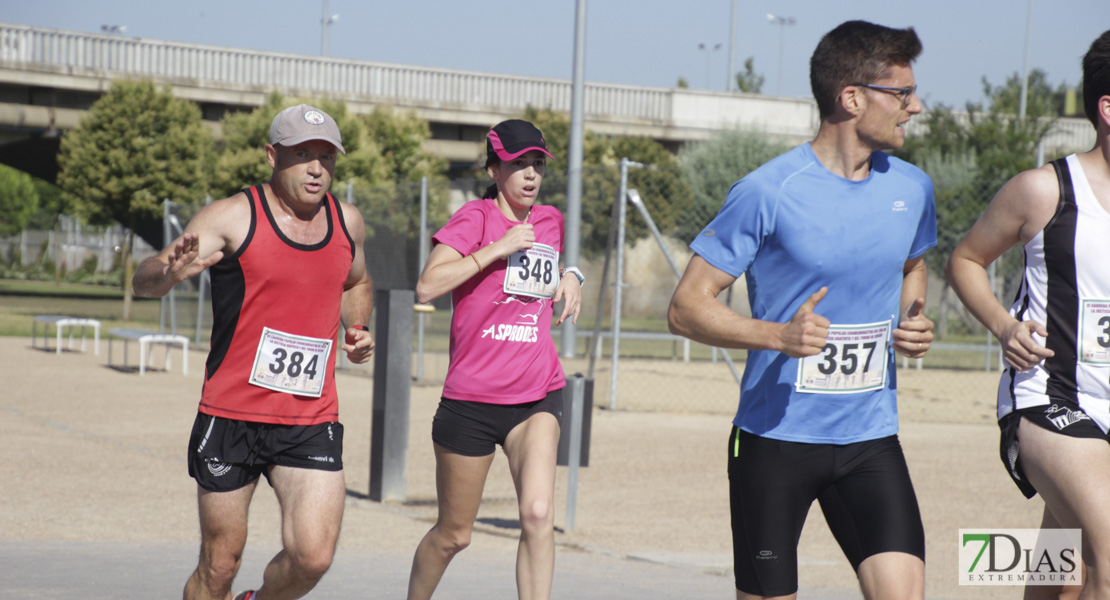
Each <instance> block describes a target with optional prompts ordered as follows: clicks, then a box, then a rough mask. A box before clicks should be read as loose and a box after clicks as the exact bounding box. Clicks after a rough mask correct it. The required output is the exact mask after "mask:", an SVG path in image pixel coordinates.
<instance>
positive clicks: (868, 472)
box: [728, 426, 925, 596]
mask: <svg viewBox="0 0 1110 600" xmlns="http://www.w3.org/2000/svg"><path fill="white" fill-rule="evenodd" d="M728 479H729V488H730V494H729V500H730V505H731V508H732V548H733V567H734V569H735V573H736V589H738V590H740V591H742V592H745V593H748V594H756V595H763V596H787V595H790V594H793V593H795V592H797V591H798V540H799V539H800V538H801V535H802V525H803V524H804V523H805V520H806V515H808V514H809V509H810V506H812V504H813V501H814V500H817V501H818V502H819V503H820V504H821V510H822V511H823V512H824V513H825V520H826V521H827V522H828V524H829V529H830V530H831V531H832V533H833V536H834V537H836V541H837V543H839V544H840V548H841V549H842V550H843V551H844V555H845V556H846V557H847V558H848V561H849V562H850V563H851V564H852V568H853V569H856V570H858V569H859V566H860V563H862V562H863V561H864V559H866V558H868V557H870V556H873V555H875V554H879V553H880V552H904V553H907V554H912V555H914V556H917V557H919V558H921V559H922V560H925V528H924V526H923V525H922V523H921V512H920V510H919V509H918V505H917V497H916V496H915V495H914V491H913V483H912V482H911V481H910V473H909V469H907V467H906V459H905V457H904V456H903V454H902V446H901V444H900V443H899V442H898V436H896V435H893V436H890V437H886V438H881V439H877V440H868V441H864V442H857V443H854V444H844V445H837V444H804V443H797V442H785V441H781V440H774V439H770V438H764V437H760V436H757V435H754V434H751V433H748V432H746V431H743V430H741V429H740V428H738V427H736V426H733V428H732V435H731V436H729V444H728Z"/></svg>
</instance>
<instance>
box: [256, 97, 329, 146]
mask: <svg viewBox="0 0 1110 600" xmlns="http://www.w3.org/2000/svg"><path fill="white" fill-rule="evenodd" d="M342 139H343V136H342V135H340V134H339V126H338V125H336V124H335V119H333V118H331V116H330V115H328V113H326V112H324V111H322V110H320V109H318V108H316V107H313V106H309V105H307V104H298V105H296V106H290V107H289V108H287V109H285V110H283V111H281V112H279V113H278V115H277V116H276V117H274V122H273V123H272V124H271V125H270V143H271V144H281V145H282V146H296V145H297V144H301V143H304V142H307V141H309V140H323V141H325V142H328V143H330V144H331V145H333V146H335V147H336V148H337V149H338V150H339V151H340V152H342V153H343V154H346V153H347V151H346V150H344V149H343V143H342V141H341V140H342Z"/></svg>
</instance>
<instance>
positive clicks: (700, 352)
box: [0, 161, 1022, 412]
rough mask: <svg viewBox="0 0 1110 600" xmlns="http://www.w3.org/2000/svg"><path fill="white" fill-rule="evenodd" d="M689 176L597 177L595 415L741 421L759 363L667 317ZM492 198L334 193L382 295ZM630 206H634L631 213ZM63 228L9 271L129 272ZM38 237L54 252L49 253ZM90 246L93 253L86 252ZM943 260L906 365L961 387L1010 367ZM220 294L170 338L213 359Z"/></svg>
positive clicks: (587, 186)
mask: <svg viewBox="0 0 1110 600" xmlns="http://www.w3.org/2000/svg"><path fill="white" fill-rule="evenodd" d="M684 178H685V175H684V174H683V173H682V172H681V169H679V168H678V167H659V166H652V165H636V164H634V163H630V162H626V161H622V162H621V163H620V164H616V165H607V166H597V167H589V168H586V169H584V173H583V182H584V190H583V225H582V228H583V229H582V246H583V248H582V252H581V255H582V262H581V264H580V265H579V266H580V268H581V269H582V270H583V272H584V273H585V274H586V278H587V279H586V284H585V286H584V288H583V308H582V314H581V316H580V318H579V322H578V331H577V337H578V341H577V344H576V357H575V358H571V359H565V360H564V366H565V368H566V371H567V372H568V374H569V373H574V372H582V373H585V374H587V375H589V376H592V377H593V378H594V385H593V390H594V398H593V402H594V404H595V405H598V406H604V407H609V408H615V409H627V410H668V411H712V412H731V411H733V410H734V409H735V404H736V399H737V397H738V389H739V388H738V386H737V383H736V381H737V377H738V373H739V371H740V370H742V368H743V362H744V360H745V358H746V353H745V352H743V351H731V352H730V353H729V354H727V355H726V354H725V353H723V352H721V351H718V350H716V349H713V348H710V347H708V346H705V345H703V344H699V343H695V342H690V341H688V340H685V339H683V338H680V337H677V336H674V335H671V334H670V333H669V332H668V329H667V322H666V310H667V306H668V304H669V302H670V298H671V295H672V293H673V291H674V288H675V285H676V283H677V281H678V273H679V272H681V271H682V270H683V269H685V266H686V263H687V262H688V261H689V259H690V256H691V253H690V251H689V249H688V246H687V243H688V241H689V239H690V237H691V235H692V233H696V231H697V230H698V229H700V227H702V226H704V224H706V223H708V222H709V221H710V220H711V219H712V218H713V216H714V215H715V213H716V210H717V209H718V208H719V206H716V207H707V206H705V205H704V204H698V203H695V202H693V201H692V200H691V198H690V192H689V190H688V188H687V187H685V183H684V180H685V179H684ZM481 189H484V185H483V184H482V182H479V181H477V180H475V181H474V183H473V186H466V185H459V184H457V183H456V184H455V185H453V186H451V187H450V188H449V187H448V185H447V184H446V182H435V181H433V182H427V181H424V182H420V181H417V182H411V183H404V184H401V185H399V186H395V187H389V188H360V187H359V186H355V185H346V184H342V183H341V184H339V185H337V186H336V187H335V188H334V189H333V193H335V194H336V195H337V196H339V197H340V198H341V199H344V200H346V201H348V202H350V203H352V204H354V205H355V206H356V207H358V208H359V210H360V212H361V213H362V215H363V217H364V220H365V222H366V230H365V234H366V242H365V245H364V251H365V255H366V262H367V267H368V270H369V272H370V275H371V277H372V279H373V280H374V284H375V288H378V289H398V288H403V289H412V288H414V287H415V283H416V280H417V278H418V277H419V273H420V270H421V268H422V267H423V262H424V259H425V257H426V256H427V251H428V242H427V239H428V238H429V237H430V235H431V234H432V233H434V232H435V231H436V230H438V228H439V227H441V226H442V225H443V224H444V223H445V222H446V220H447V218H448V215H449V206H450V205H452V204H457V203H459V202H461V201H464V200H467V199H473V198H475V197H477V195H478V193H479V191H480V190H481ZM543 190H544V191H543V197H542V198H541V201H542V202H545V203H549V204H553V205H556V206H558V207H559V208H565V206H564V202H565V199H564V195H563V194H564V192H563V190H565V173H558V172H551V171H549V173H548V176H547V181H545V182H544V187H543ZM973 191H974V193H973V194H971V195H970V196H968V197H966V198H965V199H964V200H962V202H964V203H966V204H967V205H968V207H969V208H968V209H967V210H968V211H969V213H970V214H971V216H972V217H974V216H977V215H978V213H979V212H981V210H982V207H985V205H986V203H987V202H988V201H989V199H990V197H991V196H992V195H993V193H994V192H995V190H993V189H987V188H986V187H982V188H980V189H976V190H973ZM938 194H939V192H938ZM453 196H454V198H453ZM618 198H621V199H623V200H624V202H617V199H618ZM722 202H723V198H722ZM203 204H204V201H197V202H166V204H165V209H166V210H165V219H164V229H165V236H166V239H172V238H174V237H176V236H177V235H179V234H180V233H181V231H182V230H183V228H184V225H186V224H187V223H188V221H189V219H191V218H192V217H193V215H194V214H195V213H196V212H197V211H198V210H199V209H200V208H201V207H202V206H203ZM950 209H951V207H950V206H949V207H946V210H950ZM972 220H973V218H972ZM61 222H62V223H63V226H62V227H60V229H59V231H58V232H41V233H35V232H25V233H24V234H23V235H22V236H19V237H15V238H6V239H0V252H6V254H4V256H5V260H10V257H11V256H13V254H12V253H13V250H12V248H17V249H18V248H20V247H22V252H21V256H22V259H21V260H34V257H35V256H37V254H36V253H35V251H34V248H36V247H41V248H45V249H46V250H45V251H49V252H52V253H53V254H52V256H63V257H72V258H68V259H65V260H66V262H67V264H69V265H72V264H73V263H74V262H80V261H81V260H84V259H82V258H80V257H79V256H96V257H99V258H98V259H97V260H98V268H108V265H111V264H115V261H117V260H118V252H117V250H116V248H118V247H120V246H122V243H121V240H122V234H123V231H122V230H121V229H119V228H118V227H117V228H106V229H98V228H88V227H82V226H81V225H80V224H78V223H77V222H76V221H75V220H72V219H68V218H63V220H62V221H61ZM963 233H964V231H948V232H944V235H945V236H947V237H948V238H951V239H956V240H958V239H959V238H961V237H962V236H963ZM36 236H42V237H43V239H44V240H46V241H45V242H39V241H36V240H38V239H39V238H38V237H36ZM21 240H22V241H21ZM5 241H6V242H7V243H6V244H5V243H4V242H5ZM77 248H81V251H82V252H84V253H85V254H81V255H79V254H75V252H76V249H77ZM156 251H157V249H155V248H150V247H142V246H138V245H137V247H136V250H135V257H136V259H138V260H141V259H142V258H145V257H146V256H149V255H150V254H153V253H155V252H156ZM930 253H934V254H937V256H936V258H935V259H934V260H930V261H929V262H930V267H931V272H930V286H929V293H928V297H927V304H926V314H927V315H928V316H930V318H932V319H933V320H934V321H936V322H937V332H938V340H937V343H936V344H934V346H933V349H932V351H931V352H930V353H929V355H928V356H927V357H926V358H925V359H923V360H920V361H905V360H903V361H901V362H900V365H901V366H902V367H903V368H911V369H936V377H938V378H942V377H947V378H952V377H957V375H953V373H956V372H959V371H963V372H968V371H973V370H978V371H982V370H984V369H988V370H993V369H997V368H998V366H999V355H998V351H997V347H996V344H995V342H994V340H993V339H991V337H990V336H989V334H988V333H987V332H986V331H985V330H984V329H983V328H982V327H981V326H980V325H979V324H978V322H977V321H975V319H973V318H971V317H970V316H969V315H968V313H967V312H966V310H965V309H964V308H963V307H962V305H961V304H960V302H959V301H958V300H957V299H956V297H955V295H954V294H952V293H950V292H948V291H947V289H946V287H945V284H944V283H943V277H942V276H941V274H940V273H939V271H938V268H939V267H938V265H942V264H943V260H944V259H945V258H947V257H946V256H943V253H942V252H941V251H939V250H936V249H934V250H930ZM927 256H928V255H927ZM1021 266H1022V255H1021V251H1020V249H1013V250H1011V251H1010V252H1009V253H1007V254H1006V255H1005V256H1003V257H1002V258H1001V259H1000V260H999V261H997V262H996V263H995V265H993V266H992V270H991V274H992V277H993V281H994V286H995V291H996V294H998V297H1000V298H1003V299H1007V298H1012V297H1013V294H1014V293H1015V290H1016V288H1017V285H1018V284H1019V283H1020V274H1021ZM618 282H619V284H618ZM208 295H209V294H208V288H207V282H206V281H205V280H204V279H203V278H195V279H194V280H192V281H190V282H186V283H185V284H183V285H179V286H177V287H176V288H175V290H174V292H173V294H172V295H170V296H168V297H167V298H166V299H164V300H163V310H162V318H161V328H162V330H163V331H169V332H174V333H180V334H184V335H189V336H190V337H192V338H194V341H195V343H196V344H197V345H198V346H199V347H201V348H204V347H206V346H207V338H208V336H209V329H210V327H211V308H210V302H209V298H208ZM721 299H722V301H723V302H725V303H726V304H727V305H728V306H729V307H731V308H732V309H733V310H735V311H737V312H739V313H741V314H745V315H750V308H749V307H748V302H747V292H746V289H745V285H744V280H743V278H741V279H739V280H738V281H737V282H736V283H735V284H734V285H733V286H732V288H731V289H729V290H728V291H727V292H725V294H723V295H722V298H721ZM1007 302H1008V301H1007V300H1004V302H1003V303H1004V304H1006V303H1007ZM434 306H435V309H436V310H435V312H434V313H431V314H426V313H421V314H419V315H418V319H417V323H418V331H417V332H414V336H416V338H417V339H416V340H415V341H416V342H417V343H416V344H414V349H416V350H417V357H416V360H415V361H414V376H415V377H417V378H418V379H419V380H420V381H421V382H422V383H423V384H427V385H435V384H437V383H438V382H441V380H442V376H443V374H444V373H445V368H446V364H447V350H448V333H449V328H450V299H449V297H444V298H440V299H439V300H437V301H436V302H435V303H434ZM553 333H554V335H555V336H557V337H558V336H559V335H560V333H561V332H560V329H559V328H553ZM556 343H559V340H556ZM340 366H341V368H353V369H361V370H364V371H366V372H367V373H370V372H371V370H372V365H363V366H358V367H354V366H351V365H346V364H344V362H343V361H340Z"/></svg>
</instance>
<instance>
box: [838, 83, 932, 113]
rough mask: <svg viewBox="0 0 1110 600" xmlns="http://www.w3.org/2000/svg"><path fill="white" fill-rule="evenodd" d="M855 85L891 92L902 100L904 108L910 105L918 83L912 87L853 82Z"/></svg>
mask: <svg viewBox="0 0 1110 600" xmlns="http://www.w3.org/2000/svg"><path fill="white" fill-rule="evenodd" d="M852 85H854V86H859V87H865V88H868V89H872V90H879V91H880V92H891V93H892V94H893V95H894V97H895V98H898V100H900V101H901V102H902V108H906V107H907V106H909V105H910V99H911V98H913V95H914V93H915V92H916V91H917V86H916V85H911V86H910V87H904V88H898V87H887V86H885V85H872V84H870V83H853V84H852Z"/></svg>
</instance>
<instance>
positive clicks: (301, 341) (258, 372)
mask: <svg viewBox="0 0 1110 600" xmlns="http://www.w3.org/2000/svg"><path fill="white" fill-rule="evenodd" d="M334 343H335V340H321V339H317V338H311V337H305V336H303V335H293V334H291V333H285V332H282V331H278V330H276V329H270V328H269V327H266V328H263V330H262V341H260V342H259V343H258V351H257V353H255V356H254V367H253V368H251V376H250V384H251V385H257V386H259V387H264V388H267V389H271V390H274V391H277V392H288V393H290V394H296V395H298V396H311V397H313V398H319V397H320V395H321V394H323V392H324V374H325V372H326V371H327V366H328V357H329V356H331V348H332V344H334Z"/></svg>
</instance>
